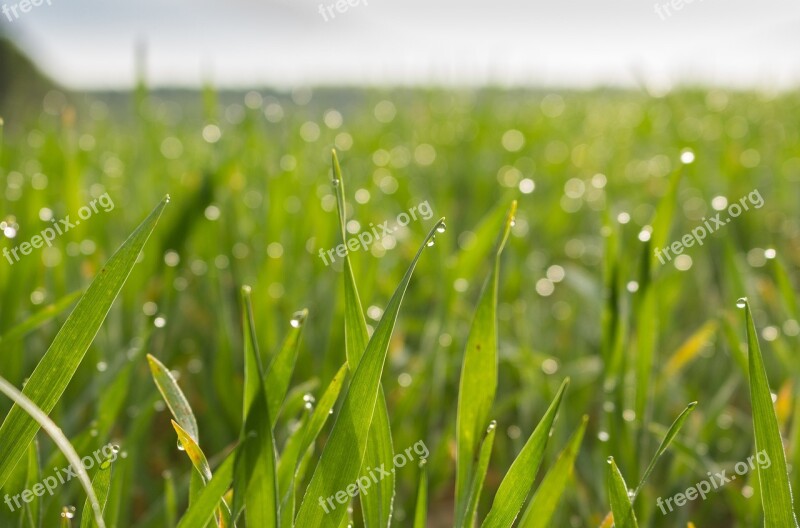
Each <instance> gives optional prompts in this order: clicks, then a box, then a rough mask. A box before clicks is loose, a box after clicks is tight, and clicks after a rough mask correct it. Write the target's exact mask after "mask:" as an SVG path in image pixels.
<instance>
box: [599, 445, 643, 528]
mask: <svg viewBox="0 0 800 528" xmlns="http://www.w3.org/2000/svg"><path fill="white" fill-rule="evenodd" d="M606 479H607V480H606V486H607V488H608V498H609V501H610V502H611V512H612V513H613V514H614V528H638V526H639V524H638V523H637V522H636V514H635V513H634V512H633V504H631V499H630V496H629V495H628V485H627V484H625V479H624V478H622V473H620V471H619V468H618V467H617V463H616V462H614V457H608V470H607V473H606Z"/></svg>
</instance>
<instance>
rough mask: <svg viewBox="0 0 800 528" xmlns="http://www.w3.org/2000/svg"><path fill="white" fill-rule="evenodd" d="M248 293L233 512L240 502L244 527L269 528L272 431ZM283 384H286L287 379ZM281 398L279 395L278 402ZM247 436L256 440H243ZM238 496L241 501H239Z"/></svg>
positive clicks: (273, 509) (272, 515) (274, 481)
mask: <svg viewBox="0 0 800 528" xmlns="http://www.w3.org/2000/svg"><path fill="white" fill-rule="evenodd" d="M250 293H251V290H250V287H249V286H244V287H243V288H242V308H243V310H242V311H243V318H244V320H243V327H244V342H245V356H246V359H245V387H246V390H245V395H244V397H245V400H244V411H245V413H246V414H245V421H244V426H243V428H242V431H241V442H242V447H241V449H239V451H238V455H237V457H236V467H235V476H236V485H235V490H234V491H235V493H234V507H233V511H234V519H235V518H236V516H237V514H238V513H239V509H240V507H241V506H242V505H244V506H245V522H246V524H247V526H263V527H264V528H273V527H275V526H278V524H279V522H280V512H279V497H278V477H277V459H276V453H275V437H274V436H273V432H272V423H273V421H272V419H271V417H270V408H269V398H268V396H267V390H266V386H265V381H264V374H263V372H264V370H263V368H262V367H261V360H260V355H259V352H258V345H257V339H256V334H255V319H254V317H253V306H252V302H251V300H250ZM286 383H287V386H288V381H287V382H286ZM284 390H285V389H284ZM253 391H255V392H254V393H253ZM251 393H253V394H252V397H253V399H252V400H250V397H251ZM283 397H284V396H281V397H280V400H281V401H282V400H283ZM278 404H280V401H278ZM251 438H253V439H257V441H247V440H248V439H251ZM242 496H244V502H240V500H241V497H242Z"/></svg>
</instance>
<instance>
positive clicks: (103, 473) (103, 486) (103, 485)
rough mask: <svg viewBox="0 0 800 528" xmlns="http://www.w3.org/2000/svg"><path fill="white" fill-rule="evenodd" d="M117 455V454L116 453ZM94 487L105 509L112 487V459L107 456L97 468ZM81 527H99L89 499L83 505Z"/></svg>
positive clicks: (93, 481)
mask: <svg viewBox="0 0 800 528" xmlns="http://www.w3.org/2000/svg"><path fill="white" fill-rule="evenodd" d="M115 456H116V455H115ZM92 488H94V492H95V493H96V494H97V500H98V502H99V503H100V509H101V510H105V508H106V502H108V492H109V490H110V489H111V459H110V458H106V459H105V460H104V461H103V462H102V463H101V464H100V466H99V467H98V468H97V473H95V475H94V478H93V479H92ZM81 528H97V523H95V521H94V518H93V517H92V505H91V504H90V502H89V500H88V499H87V500H86V504H84V505H83V513H81Z"/></svg>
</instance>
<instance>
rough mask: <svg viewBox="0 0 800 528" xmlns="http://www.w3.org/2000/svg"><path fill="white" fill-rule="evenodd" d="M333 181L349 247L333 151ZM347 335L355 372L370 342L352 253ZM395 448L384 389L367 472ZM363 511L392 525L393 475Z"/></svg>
mask: <svg viewBox="0 0 800 528" xmlns="http://www.w3.org/2000/svg"><path fill="white" fill-rule="evenodd" d="M332 158H333V178H334V180H333V181H334V182H338V183H335V184H334V188H335V191H336V203H337V206H338V212H339V215H338V216H339V228H340V230H341V233H342V243H344V244H345V245H347V230H346V226H345V223H346V219H345V211H346V209H345V194H344V179H343V178H342V169H341V167H340V166H339V159H338V158H337V156H336V151H335V150H334V151H333V156H332ZM343 277H344V304H345V308H344V334H345V355H346V357H347V364H348V365H349V367H350V371H351V372H355V370H356V368H358V363H359V361H360V360H361V357H362V355H363V354H364V350H366V348H367V343H368V342H369V335H368V333H367V321H366V319H365V318H364V311H363V308H362V305H361V298H360V296H359V295H358V288H357V286H356V279H355V275H354V273H353V267H352V264H351V263H350V253H349V252H348V253H347V254H346V255H345V257H344V273H343ZM393 456H394V447H393V446H392V431H391V427H390V424H389V413H388V410H387V408H386V398H385V397H384V394H383V386H382V385H381V386H380V387H379V390H378V401H377V403H376V404H375V414H374V415H373V417H372V423H371V424H370V428H369V438H368V440H367V452H366V456H365V458H364V471H362V473H365V472H366V468H367V467H390V466H391V465H392V457H393ZM360 498H361V508H362V510H363V516H364V525H365V526H366V527H367V528H370V527H385V526H388V525H389V523H390V522H391V516H392V501H393V499H394V473H391V474H390V475H389V476H388V477H386V478H382V479H381V480H380V481H379V482H377V483H376V486H375V487H374V489H371V490H370V492H369V493H367V494H362V495H361V497H360Z"/></svg>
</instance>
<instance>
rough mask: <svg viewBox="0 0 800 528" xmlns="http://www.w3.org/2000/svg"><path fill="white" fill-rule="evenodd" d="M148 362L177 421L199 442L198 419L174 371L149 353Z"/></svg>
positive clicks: (160, 390)
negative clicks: (173, 373)
mask: <svg viewBox="0 0 800 528" xmlns="http://www.w3.org/2000/svg"><path fill="white" fill-rule="evenodd" d="M147 363H148V364H149V365H150V373H151V374H152V376H153V381H154V382H155V384H156V387H157V388H158V392H160V393H161V396H162V397H163V398H164V402H166V404H167V407H169V410H170V412H171V413H172V416H173V417H174V418H175V421H177V422H178V425H179V426H180V428H181V430H182V431H185V432H186V434H188V435H189V436H190V437H191V438H192V440H194V442H195V443H199V442H200V432H199V430H198V427H197V419H196V418H195V417H194V412H193V411H192V407H191V405H189V400H187V399H186V396H185V395H184V394H183V391H182V390H181V388H180V386H179V385H178V382H177V380H176V379H175V377H174V376H173V375H172V372H170V371H169V369H168V368H167V367H166V366H164V364H163V363H161V362H160V361H159V360H158V359H156V358H155V356H152V355H150V354H147ZM176 430H177V429H176Z"/></svg>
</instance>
